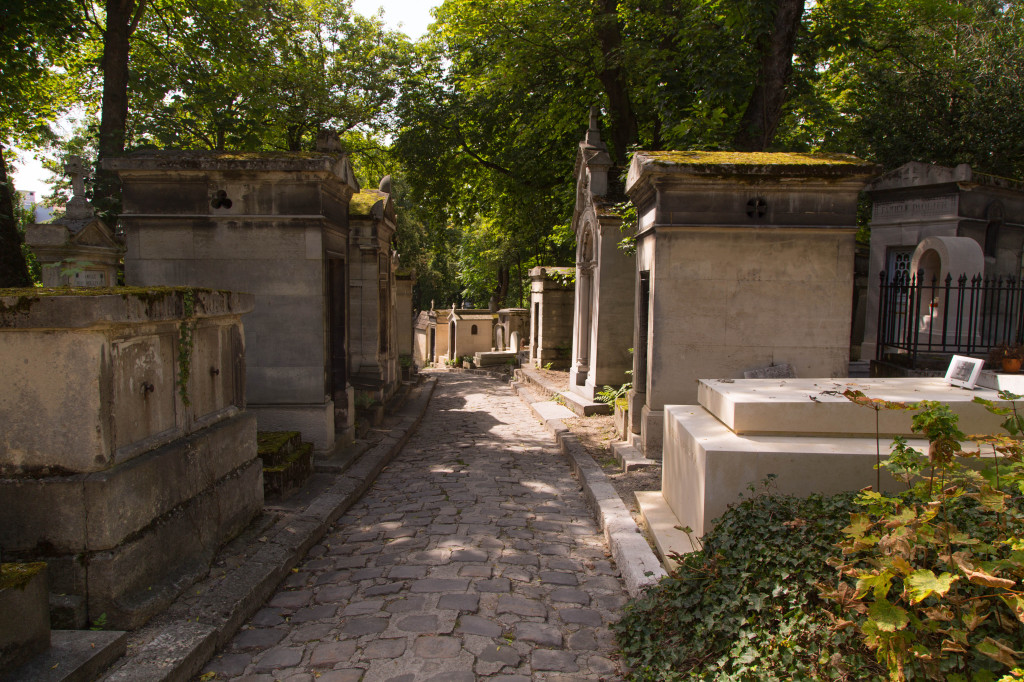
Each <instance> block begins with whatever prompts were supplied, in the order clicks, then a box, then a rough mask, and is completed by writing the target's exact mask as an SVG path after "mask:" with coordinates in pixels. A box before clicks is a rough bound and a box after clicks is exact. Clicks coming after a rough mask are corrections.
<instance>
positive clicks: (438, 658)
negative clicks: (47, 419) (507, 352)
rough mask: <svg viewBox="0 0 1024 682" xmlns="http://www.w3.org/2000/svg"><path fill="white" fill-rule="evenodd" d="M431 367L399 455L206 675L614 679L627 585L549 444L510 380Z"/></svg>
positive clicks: (308, 680) (370, 681)
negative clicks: (414, 426)
mask: <svg viewBox="0 0 1024 682" xmlns="http://www.w3.org/2000/svg"><path fill="white" fill-rule="evenodd" d="M438 377H439V379H438V387H437V390H436V392H435V395H434V398H433V400H432V401H431V403H430V405H429V407H428V410H427V414H426V416H425V418H424V420H423V422H422V423H421V425H420V427H419V429H418V430H417V432H416V434H415V435H414V436H413V437H412V438H411V439H410V440H409V442H408V443H407V444H406V446H405V447H404V448H403V450H402V452H401V454H400V455H399V456H398V457H396V458H395V459H394V460H393V461H392V462H391V463H390V465H389V466H388V467H387V468H386V469H385V470H384V471H383V472H382V473H381V474H380V476H379V477H378V478H377V480H376V481H375V483H374V484H373V486H372V487H371V488H370V490H369V491H368V492H367V493H366V494H365V495H364V496H363V497H362V499H361V500H360V501H359V502H357V503H356V504H354V505H353V506H352V507H351V508H350V509H349V510H348V511H347V512H346V513H345V515H344V516H342V517H341V518H340V519H338V521H337V522H336V523H335V524H334V525H333V526H332V528H331V529H330V530H329V532H328V533H327V534H326V535H325V536H324V538H323V539H322V540H321V541H320V542H318V543H317V544H316V545H314V546H313V547H312V548H311V549H310V551H309V553H308V556H307V558H306V560H305V561H303V562H302V563H299V564H298V565H296V566H295V567H294V569H293V570H292V572H291V574H290V575H289V576H288V578H287V579H286V580H285V581H284V582H283V583H282V585H281V586H280V588H279V589H278V591H277V592H276V593H275V594H274V595H273V596H272V597H271V598H270V599H269V600H268V602H267V604H266V606H265V607H264V608H263V609H261V610H260V611H258V612H257V613H256V614H255V616H254V617H253V618H251V619H250V620H249V621H248V622H247V623H246V624H245V625H244V626H243V627H242V629H241V630H240V631H239V632H238V633H237V634H236V636H235V637H233V638H232V639H231V640H230V641H228V642H226V644H225V645H224V646H223V647H222V648H221V649H220V650H219V651H218V653H217V654H216V655H215V656H214V657H213V658H212V659H211V660H210V661H209V662H208V664H207V665H206V667H205V669H204V673H205V674H206V675H207V677H206V678H204V679H210V678H211V677H212V678H213V679H217V680H232V681H235V682H242V681H243V680H244V681H247V682H271V681H273V680H290V681H294V682H312V681H313V680H319V681H320V682H323V681H324V680H353V681H355V680H364V681H365V682H375V681H390V682H415V681H417V680H435V679H436V680H444V681H445V682H458V681H459V680H476V679H491V678H493V679H521V680H529V679H533V680H568V679H576V680H617V679H621V675H620V671H619V668H618V663H617V661H616V658H615V655H614V652H615V649H616V644H615V641H614V637H613V635H612V633H611V631H610V630H609V625H610V624H611V623H613V622H614V621H615V620H616V619H617V618H618V614H619V612H620V611H621V608H622V607H623V605H624V604H625V603H626V601H627V595H626V591H625V589H624V587H623V583H622V580H621V578H620V577H619V572H618V569H617V568H616V566H615V564H614V563H613V562H612V561H611V559H610V554H609V551H608V548H607V545H606V543H605V540H604V537H603V536H602V534H601V531H600V529H599V528H598V527H597V525H596V524H595V523H594V521H593V519H592V517H591V514H590V511H589V509H588V506H587V501H586V499H585V496H584V494H583V492H582V491H581V489H580V485H579V484H578V483H577V481H576V480H575V479H573V477H572V474H571V472H570V469H569V467H568V466H567V464H566V461H565V459H564V458H563V457H562V456H561V454H560V453H559V448H558V446H557V445H556V444H555V443H553V442H552V439H551V437H550V435H549V434H548V433H547V432H546V431H545V430H544V428H543V427H542V426H541V425H540V424H538V423H537V421H536V420H535V419H534V417H533V416H532V414H531V413H530V411H529V410H528V408H527V407H526V406H525V405H523V403H522V402H520V401H519V400H518V399H517V398H516V397H515V396H514V395H513V394H512V393H511V391H510V390H509V388H508V387H507V385H503V384H501V383H499V382H496V381H494V380H492V379H489V378H483V377H480V376H475V375H472V374H468V373H467V374H455V373H452V374H439V375H438Z"/></svg>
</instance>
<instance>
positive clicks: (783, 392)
mask: <svg viewBox="0 0 1024 682" xmlns="http://www.w3.org/2000/svg"><path fill="white" fill-rule="evenodd" d="M847 390H854V391H861V392H863V393H864V394H865V395H867V396H868V397H869V398H881V399H883V400H887V401H892V402H905V403H916V402H920V401H921V400H935V401H938V402H942V403H947V404H949V406H950V408H951V409H952V410H953V412H954V413H955V414H957V415H959V416H960V429H961V430H962V431H963V432H964V433H1000V432H1001V431H1002V429H1001V428H1000V426H999V424H1000V422H1001V421H1002V418H1001V417H998V416H996V415H993V414H990V413H989V412H988V411H987V410H986V409H985V408H984V406H982V405H979V404H977V403H974V402H973V400H974V398H975V397H980V398H984V399H986V400H993V401H997V402H999V395H998V392H997V391H995V390H991V389H976V390H973V391H969V390H965V389H962V388H959V387H956V386H950V385H949V384H948V383H946V381H945V380H944V379H942V378H939V377H934V378H929V377H915V378H885V379H858V380H854V379H781V380H780V379H734V380H729V379H702V380H700V382H699V383H698V401H699V402H700V404H701V405H702V406H703V407H704V408H705V409H707V410H708V412H710V413H711V414H713V415H714V416H715V417H717V418H718V419H719V420H720V421H721V422H722V423H723V424H724V425H725V426H727V427H728V428H729V429H730V430H731V431H732V432H734V433H736V434H745V435H758V434H760V435H773V434H778V435H785V434H803V435H811V434H813V435H821V436H851V437H864V436H871V437H873V436H874V435H875V414H874V410H872V409H871V408H868V407H865V406H861V405H858V404H856V403H854V402H851V401H850V400H848V399H847V398H846V397H845V396H844V395H843V392H844V391H847ZM913 415H914V412H912V411H908V410H884V409H883V410H881V411H880V412H879V415H878V417H879V421H878V423H879V432H880V433H881V435H882V436H883V437H891V436H894V435H903V436H912V435H915V434H913V432H912V431H911V429H910V423H911V419H912V417H913Z"/></svg>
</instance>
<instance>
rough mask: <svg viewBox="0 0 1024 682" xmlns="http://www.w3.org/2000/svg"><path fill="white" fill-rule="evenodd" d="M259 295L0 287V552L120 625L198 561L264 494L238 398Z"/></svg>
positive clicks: (199, 566)
mask: <svg viewBox="0 0 1024 682" xmlns="http://www.w3.org/2000/svg"><path fill="white" fill-rule="evenodd" d="M8 293H9V294H10V295H5V294H8ZM58 293H61V292H58ZM252 306H253V299H252V296H251V295H248V294H234V293H229V292H213V291H202V290H200V291H195V290H182V289H153V290H143V289H107V290H91V293H90V294H88V295H42V296H40V295H38V293H37V292H36V291H35V290H8V291H7V292H2V293H0V366H3V367H5V368H10V369H11V371H10V372H5V374H4V375H3V377H0V423H3V424H4V425H5V427H4V429H3V433H2V435H0V499H2V500H3V504H0V546H2V547H3V548H4V555H5V557H11V558H16V559H19V560H45V561H46V562H47V563H48V565H49V573H50V582H51V586H52V589H53V591H55V592H59V593H66V594H69V595H77V596H79V597H80V598H82V599H83V600H85V607H86V610H87V613H88V617H89V618H93V619H94V618H96V617H98V616H99V615H100V614H101V613H106V614H107V618H108V621H109V622H110V623H111V625H113V626H116V627H125V628H132V627H136V626H138V625H140V624H141V623H142V622H144V621H145V620H146V619H148V618H149V617H150V616H152V615H153V614H154V613H156V612H157V611H158V610H159V609H160V608H162V607H163V606H164V605H166V604H167V603H169V601H170V600H171V599H172V598H173V597H174V596H176V595H177V593H178V592H180V590H181V589H183V588H184V587H185V586H186V585H188V584H189V582H190V581H191V579H193V578H195V577H198V576H199V575H200V574H202V573H204V572H205V570H206V568H207V566H208V562H209V560H210V559H211V558H212V556H213V553H214V552H215V551H216V549H217V547H218V546H219V545H220V544H221V543H223V542H224V541H226V540H227V539H229V538H231V537H233V536H234V535H235V534H237V533H238V532H239V531H240V530H241V529H242V528H244V526H245V525H246V524H247V523H248V522H249V521H250V520H251V519H252V518H253V516H254V515H255V514H257V513H259V511H260V510H261V508H262V504H263V487H262V470H261V466H260V461H259V459H258V458H257V457H256V420H255V417H254V416H253V415H251V414H249V413H247V412H245V411H244V408H245V337H244V334H243V330H242V323H241V316H242V315H243V314H245V313H247V312H249V311H250V310H251V309H252ZM190 309H191V310H193V311H194V314H193V315H188V314H187V313H186V311H188V310H190ZM183 341H184V343H183ZM189 344H191V351H190V352H189ZM184 366H187V367H188V372H187V379H186V380H185V381H184V387H185V390H184V391H183V390H182V383H183V382H182V379H185V378H186V373H183V367H184Z"/></svg>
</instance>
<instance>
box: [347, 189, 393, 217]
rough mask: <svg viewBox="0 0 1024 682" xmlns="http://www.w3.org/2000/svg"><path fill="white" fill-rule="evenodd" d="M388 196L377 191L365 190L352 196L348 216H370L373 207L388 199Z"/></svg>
mask: <svg viewBox="0 0 1024 682" xmlns="http://www.w3.org/2000/svg"><path fill="white" fill-rule="evenodd" d="M387 196H388V195H387V194H385V193H384V192H381V191H379V190H376V189H364V190H363V191H361V192H358V193H356V194H353V195H352V198H351V199H350V200H349V204H348V214H349V215H355V216H368V215H370V213H371V212H372V211H373V207H374V206H376V205H377V204H378V203H380V202H381V201H383V200H384V199H386V198H387Z"/></svg>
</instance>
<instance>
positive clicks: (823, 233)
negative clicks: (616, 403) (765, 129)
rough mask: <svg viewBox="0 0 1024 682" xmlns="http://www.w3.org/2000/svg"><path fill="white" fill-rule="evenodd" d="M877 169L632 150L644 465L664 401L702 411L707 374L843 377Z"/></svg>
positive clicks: (637, 386)
mask: <svg viewBox="0 0 1024 682" xmlns="http://www.w3.org/2000/svg"><path fill="white" fill-rule="evenodd" d="M875 171H876V167H875V166H873V165H871V164H867V163H864V162H861V161H859V160H857V159H854V158H852V157H815V156H809V155H804V154H767V153H764V154H762V153H756V154H739V153H728V152H638V153H637V154H636V155H634V157H633V161H632V165H631V167H630V170H629V175H628V179H627V184H626V191H627V192H628V194H629V196H630V198H631V199H632V201H633V203H634V204H635V205H636V207H637V212H638V214H639V216H640V219H639V220H640V225H639V234H638V237H637V266H636V267H637V283H636V289H635V290H636V292H637V300H636V305H637V311H636V313H637V314H636V318H635V320H634V325H633V326H634V329H635V334H634V340H633V342H632V343H631V345H632V346H633V347H634V349H635V353H634V367H633V383H634V390H635V393H634V396H633V398H632V399H631V401H632V402H631V405H630V409H631V411H633V412H634V414H638V415H639V418H640V435H641V442H642V446H643V449H644V453H645V454H646V456H647V457H650V458H655V459H656V458H658V457H659V456H660V454H659V453H660V448H661V446H660V440H661V437H662V433H663V430H664V409H665V406H666V405H669V404H692V403H694V402H695V401H696V397H697V381H698V380H699V379H703V378H710V377H735V378H739V377H742V376H743V372H744V371H745V370H750V369H753V368H756V367H763V366H767V365H772V364H781V363H788V364H790V365H792V366H793V368H794V370H795V371H796V374H797V376H822V377H833V376H836V377H838V376H845V375H846V373H847V371H848V369H847V367H848V363H849V347H850V319H851V306H852V294H853V260H854V232H855V230H856V226H857V198H858V193H859V192H860V189H861V188H862V187H863V186H864V184H865V183H866V182H867V180H868V179H869V178H870V177H871V176H872V175H873V174H874V173H875ZM641 397H642V400H643V405H642V410H640V409H638V408H641V405H640V404H638V403H639V402H640V400H639V399H641Z"/></svg>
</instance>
